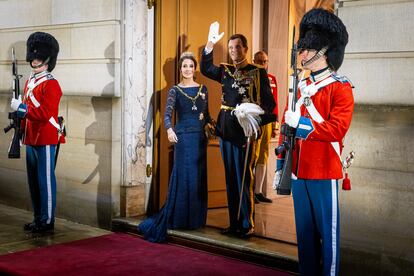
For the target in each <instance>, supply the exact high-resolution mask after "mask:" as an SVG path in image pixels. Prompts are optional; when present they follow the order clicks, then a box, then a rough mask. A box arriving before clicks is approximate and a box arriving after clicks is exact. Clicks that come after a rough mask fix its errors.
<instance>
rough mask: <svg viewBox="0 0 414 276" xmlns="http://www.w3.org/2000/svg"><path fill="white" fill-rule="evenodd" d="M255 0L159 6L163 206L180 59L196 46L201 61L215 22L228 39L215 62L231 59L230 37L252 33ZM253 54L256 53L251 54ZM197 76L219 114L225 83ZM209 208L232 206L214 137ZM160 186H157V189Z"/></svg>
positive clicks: (171, 1) (177, 1) (178, 0)
mask: <svg viewBox="0 0 414 276" xmlns="http://www.w3.org/2000/svg"><path fill="white" fill-rule="evenodd" d="M252 1H253V0H227V1H223V0H209V1H205V0H166V1H158V2H157V5H156V35H155V37H156V39H155V40H156V41H155V44H156V49H155V53H156V57H155V78H154V79H155V91H157V92H156V99H155V107H156V113H155V120H154V122H155V123H154V127H155V128H154V133H155V144H154V147H156V148H157V150H156V151H155V156H157V161H155V162H154V169H155V170H156V171H155V172H156V173H157V174H158V175H157V177H156V180H157V181H156V182H158V183H159V191H158V193H157V194H158V195H159V198H158V200H157V201H158V202H159V205H158V206H162V205H163V204H164V201H165V198H166V195H167V189H168V180H169V176H170V172H171V169H172V165H173V147H172V146H171V144H170V143H169V142H168V140H167V135H166V131H165V129H164V126H163V122H162V121H163V116H164V109H165V102H166V97H167V92H168V89H169V88H170V87H171V86H172V85H174V84H176V83H178V82H179V71H178V68H177V63H178V59H179V56H180V54H181V53H182V52H183V51H191V52H193V53H194V54H195V55H196V58H197V61H198V62H199V61H200V58H201V53H202V51H203V49H204V46H205V44H206V42H207V37H208V31H209V27H210V24H211V23H212V22H214V21H218V22H219V23H220V31H224V32H225V35H224V37H223V39H222V40H221V41H220V42H219V43H218V44H217V45H216V46H215V47H214V63H215V64H219V63H220V62H228V61H229V60H228V54H227V40H228V38H229V37H230V35H232V34H234V33H242V34H244V35H245V36H246V37H247V39H248V41H251V37H252ZM248 58H249V59H251V53H249V54H248ZM196 81H197V82H199V83H202V84H204V85H206V86H207V88H208V91H209V109H210V113H211V115H212V117H213V118H217V115H218V111H219V108H220V104H221V102H220V99H221V85H220V84H219V83H217V82H214V81H211V80H209V79H207V78H206V77H204V76H203V75H202V74H201V73H200V69H199V67H198V68H197V72H196ZM207 156H208V161H207V166H208V192H209V195H208V197H209V201H208V206H209V208H214V207H224V206H226V205H227V199H226V188H225V177H224V168H223V162H222V159H221V155H220V148H219V143H218V140H213V141H210V142H209V144H208V149H207ZM156 190H157V189H155V192H156Z"/></svg>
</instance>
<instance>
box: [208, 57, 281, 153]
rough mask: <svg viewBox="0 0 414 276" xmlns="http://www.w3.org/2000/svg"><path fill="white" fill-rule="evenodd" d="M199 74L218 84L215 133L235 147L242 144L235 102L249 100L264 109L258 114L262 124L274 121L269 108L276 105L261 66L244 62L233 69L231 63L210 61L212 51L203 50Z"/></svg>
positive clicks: (243, 137) (271, 108)
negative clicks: (216, 63)
mask: <svg viewBox="0 0 414 276" xmlns="http://www.w3.org/2000/svg"><path fill="white" fill-rule="evenodd" d="M200 69H201V73H202V74H203V75H205V76H206V77H208V78H210V79H212V80H215V81H217V82H220V83H221V86H222V97H221V104H222V106H221V109H220V113H219V115H218V119H217V128H216V131H217V135H218V136H219V137H221V138H222V139H224V140H228V141H231V142H232V143H235V144H237V145H239V146H241V145H244V144H245V143H246V140H247V139H246V137H245V136H244V132H243V129H242V127H241V126H240V124H239V122H238V121H237V118H236V116H235V115H233V114H232V112H231V111H232V110H233V109H234V108H235V107H236V105H238V104H241V103H245V102H250V103H256V104H258V105H260V107H261V108H263V110H264V111H265V114H264V115H262V116H261V118H262V122H261V124H262V125H265V124H267V123H270V122H273V121H275V120H276V117H275V115H274V114H273V112H272V111H273V109H274V107H275V105H276V103H275V100H274V98H273V95H272V91H271V88H270V84H269V79H268V77H267V72H266V70H265V69H263V68H261V67H258V66H256V65H253V64H247V65H246V66H245V67H243V68H239V69H238V70H236V67H235V66H234V65H231V64H226V63H222V64H220V66H215V65H214V64H213V51H211V52H210V53H209V54H205V53H203V56H202V58H201V63H200Z"/></svg>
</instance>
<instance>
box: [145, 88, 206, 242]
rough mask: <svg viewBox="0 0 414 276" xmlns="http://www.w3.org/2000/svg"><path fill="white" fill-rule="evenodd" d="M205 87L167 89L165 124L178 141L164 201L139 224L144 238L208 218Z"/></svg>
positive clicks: (194, 225) (199, 223)
mask: <svg viewBox="0 0 414 276" xmlns="http://www.w3.org/2000/svg"><path fill="white" fill-rule="evenodd" d="M207 99H208V98H207V89H206V87H205V86H203V85H202V86H200V87H179V86H174V87H172V88H171V89H170V90H169V92H168V98H167V106H166V111H165V116H164V125H165V128H166V129H168V128H170V127H172V122H171V118H172V114H173V112H174V110H175V111H176V116H177V122H178V123H177V124H176V125H175V127H174V131H175V133H176V135H177V137H178V142H177V143H176V144H175V145H174V166H173V169H172V173H171V177H170V182H169V187H168V195H167V200H166V202H165V204H164V206H163V207H162V209H161V210H160V212H159V213H157V214H156V215H154V216H152V217H149V218H147V219H145V220H144V221H143V222H142V223H140V224H139V225H138V230H139V231H140V232H141V233H142V234H143V236H144V238H145V239H147V240H149V241H152V242H162V241H164V240H165V239H166V235H167V229H197V228H200V227H204V226H205V224H206V219H207V159H206V149H207V139H206V137H205V134H204V125H205V123H206V120H209V118H210V116H209V114H208V105H207V102H208V100H207Z"/></svg>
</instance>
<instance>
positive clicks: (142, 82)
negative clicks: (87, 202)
mask: <svg viewBox="0 0 414 276" xmlns="http://www.w3.org/2000/svg"><path fill="white" fill-rule="evenodd" d="M122 4H123V6H122V7H121V8H122V9H123V18H122V20H123V22H121V24H122V25H123V28H122V30H123V31H122V36H123V37H122V41H123V49H122V52H123V56H122V60H123V72H122V76H123V77H122V80H121V81H122V83H123V95H122V109H123V110H122V116H123V118H122V124H123V126H122V134H123V135H122V144H123V147H122V177H123V183H122V187H121V208H120V209H121V216H125V217H130V216H136V215H140V214H143V213H144V212H145V210H144V209H145V183H146V173H145V168H146V164H147V161H146V143H145V136H146V133H145V130H146V122H145V121H146V117H147V47H148V39H147V18H148V7H147V2H146V1H144V0H125V1H123V2H122Z"/></svg>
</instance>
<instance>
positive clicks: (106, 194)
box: [82, 42, 115, 229]
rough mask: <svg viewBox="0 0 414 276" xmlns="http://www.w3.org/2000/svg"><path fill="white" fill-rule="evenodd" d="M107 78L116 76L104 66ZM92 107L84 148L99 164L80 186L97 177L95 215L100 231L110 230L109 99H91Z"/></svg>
mask: <svg viewBox="0 0 414 276" xmlns="http://www.w3.org/2000/svg"><path fill="white" fill-rule="evenodd" d="M114 45H115V43H114V42H111V43H110V44H109V45H108V47H107V48H106V49H105V58H107V59H109V60H111V59H113V58H114V47H115V46H114ZM107 69H108V72H109V74H110V75H111V76H112V77H114V76H115V64H114V63H113V62H112V61H110V62H109V63H107ZM114 89H115V86H114V81H112V82H110V83H108V84H107V85H106V86H105V87H104V89H103V91H102V95H103V96H105V95H114ZM91 104H92V108H93V112H94V114H95V121H94V122H93V123H92V124H90V125H89V126H88V127H86V129H85V145H89V144H93V145H94V146H95V147H94V148H95V153H96V155H97V156H98V164H97V165H96V167H95V169H94V170H93V171H92V172H91V173H90V174H89V176H88V177H87V178H86V179H85V180H84V181H83V182H82V184H88V183H91V181H92V179H93V178H94V177H95V176H99V180H98V184H97V185H98V187H97V191H96V215H97V223H98V226H99V227H100V228H106V229H109V228H110V225H111V219H112V195H111V192H112V189H111V183H112V182H111V156H112V153H111V150H112V147H111V143H112V135H111V132H112V123H111V122H112V99H111V98H107V97H102V96H100V97H92V98H91Z"/></svg>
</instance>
